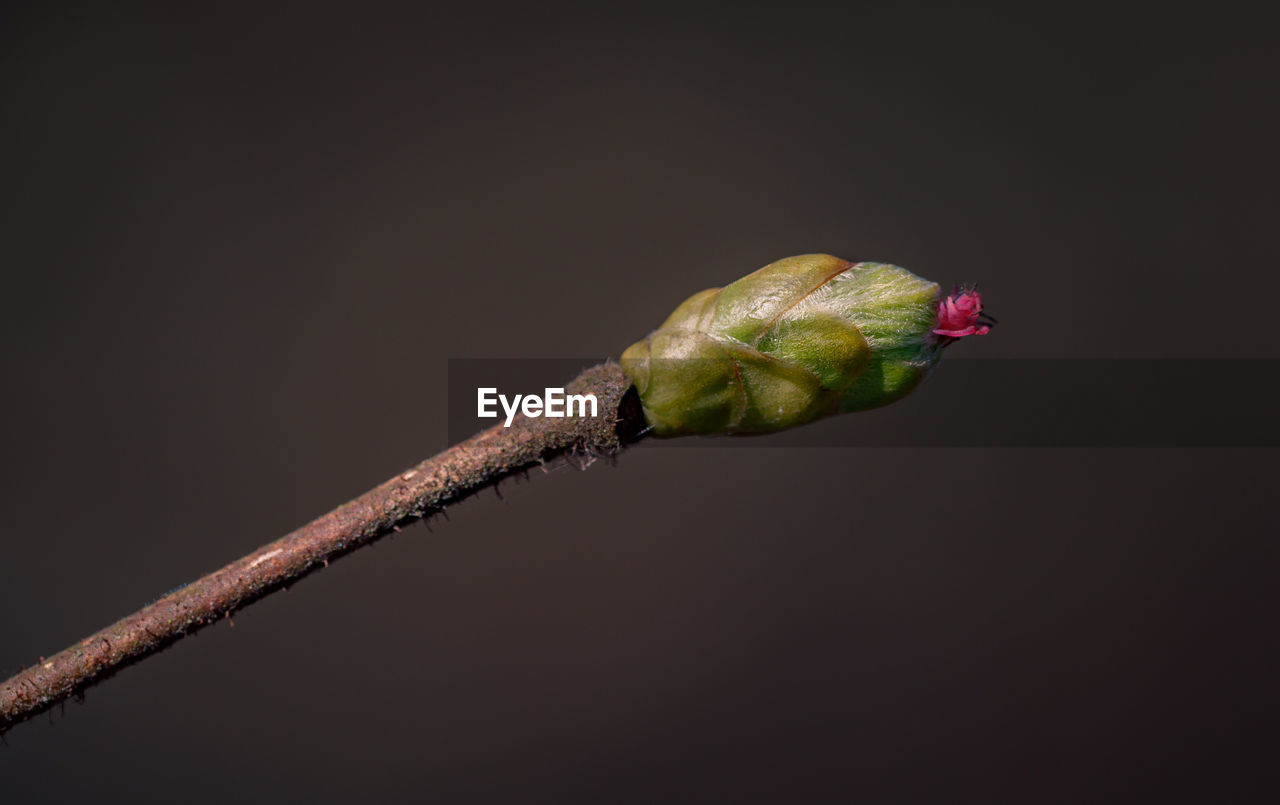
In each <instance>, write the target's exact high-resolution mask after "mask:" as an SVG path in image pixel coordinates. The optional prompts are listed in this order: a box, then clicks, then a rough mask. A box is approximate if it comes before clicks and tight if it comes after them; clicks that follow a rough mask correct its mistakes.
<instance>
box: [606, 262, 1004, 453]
mask: <svg viewBox="0 0 1280 805" xmlns="http://www.w3.org/2000/svg"><path fill="white" fill-rule="evenodd" d="M962 296H963V299H962V300H961V302H962V304H961V306H960V307H958V308H957V307H956V306H954V305H952V306H951V307H950V308H947V310H948V311H949V313H948V315H951V316H952V319H947V320H946V321H945V322H943V324H945V326H947V327H952V326H959V325H971V324H973V323H974V322H976V321H977V319H976V317H977V316H979V315H981V304H980V300H979V297H978V295H977V293H976V292H972V291H965V292H964V294H963V295H962ZM959 298H961V297H960V296H953V297H951V299H959ZM942 301H943V300H942V295H941V292H940V290H939V288H938V285H937V283H933V282H929V281H927V280H924V279H921V278H920V277H917V276H916V275H915V274H912V273H911V272H910V271H907V270H906V269H904V268H899V267H897V266H893V265H888V264H886V263H849V262H847V261H845V260H841V259H840V258H838V257H832V256H831V255H828V254H805V255H800V256H797V257H788V258H786V259H783V260H779V261H777V262H776V263H770V264H769V265H767V266H765V267H764V268H762V269H760V270H759V271H756V272H755V273H753V274H749V275H747V276H745V277H743V278H742V279H740V280H738V281H737V282H734V283H731V284H729V285H726V286H725V287H723V288H710V289H708V290H705V291H701V292H699V293H696V294H694V295H693V296H691V297H689V298H688V299H686V300H685V301H684V302H683V303H682V304H681V305H680V306H679V307H677V308H676V309H675V311H674V312H673V313H672V314H671V315H670V316H669V317H668V318H667V320H666V321H665V322H663V323H662V326H660V327H659V328H658V329H657V330H655V331H654V332H653V333H651V334H650V335H649V336H648V337H647V338H645V339H644V340H643V341H638V342H636V343H635V344H632V345H631V346H630V347H628V348H627V350H626V351H625V352H624V353H623V354H622V359H621V364H622V369H623V371H625V372H626V373H627V375H628V377H630V378H631V381H632V382H633V383H635V386H636V390H637V391H638V392H639V393H640V402H641V405H642V406H643V408H644V414H645V417H646V419H647V420H648V423H649V425H650V426H652V428H653V433H654V435H656V436H681V435H689V434H702V435H708V434H722V433H727V434H748V433H769V432H771V431H776V430H782V429H783V428H790V427H794V426H796V425H802V424H804V423H806V422H812V421H813V420H815V419H820V418H822V417H825V416H829V415H831V414H835V413H841V412H845V411H861V410H864V409H867V408H875V407H877V406H881V405H886V404H888V403H891V402H893V401H895V400H898V399H900V398H902V397H903V396H904V395H906V394H907V393H909V392H910V391H911V390H912V389H914V388H915V387H916V386H918V385H919V384H920V382H921V381H922V380H924V378H925V377H926V376H927V375H928V374H929V372H930V371H931V370H932V369H933V367H934V366H935V365H936V364H937V362H938V359H939V358H940V357H941V353H942V348H943V346H945V345H946V344H948V343H951V342H952V341H954V340H955V339H956V338H957V337H958V336H956V335H953V334H954V333H961V332H962V331H961V330H959V329H955V330H945V331H943V332H945V333H946V334H939V333H935V332H934V331H935V329H937V328H939V327H940V326H942V325H940V322H939V304H940V302H942ZM944 307H945V306H944ZM970 318H972V322H971V321H970ZM961 319H963V320H961ZM957 322H958V324H957ZM986 329H987V328H986V327H983V328H982V329H981V330H978V329H977V328H976V326H968V329H967V331H965V332H963V334H966V335H968V334H976V333H978V332H986Z"/></svg>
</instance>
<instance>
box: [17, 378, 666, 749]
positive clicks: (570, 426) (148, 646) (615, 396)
mask: <svg viewBox="0 0 1280 805" xmlns="http://www.w3.org/2000/svg"><path fill="white" fill-rule="evenodd" d="M630 387H631V382H630V381H629V380H627V378H626V375H624V374H623V373H622V371H621V369H619V368H618V365H617V364H615V363H605V364H601V365H599V366H595V367H592V368H591V369H588V370H587V371H585V372H583V373H582V374H581V375H579V376H578V378H577V379H575V380H574V381H573V382H572V383H570V384H568V386H567V387H566V391H567V392H568V393H573V394H586V393H591V394H595V395H596V398H597V400H598V401H599V413H598V416H596V417H594V418H591V417H564V418H547V417H541V418H536V419H528V418H523V417H519V418H517V419H516V420H515V421H514V422H513V423H512V424H511V427H509V428H504V427H502V426H501V425H498V426H495V427H493V428H490V429H489V430H486V431H484V432H483V433H480V434H478V435H476V436H473V437H472V438H470V439H468V440H467V441H465V442H462V443H461V444H458V445H455V446H454V447H451V448H449V449H448V450H445V451H444V452H442V453H440V454H439V455H437V456H435V457H434V458H430V459H428V460H426V461H424V462H422V463H421V464H419V465H417V466H416V467H413V468H412V469H409V470H406V471H405V472H403V473H401V474H399V475H397V476H396V477H394V478H392V479H391V480H389V481H387V482H386V483H383V484H382V485H380V486H378V487H375V488H374V489H371V490H370V491H368V492H366V493H365V494H363V495H361V496H360V497H358V498H356V499H355V500H352V501H351V502H349V503H345V504H343V505H342V506H339V507H338V508H336V509H334V510H333V511H331V512H329V513H328V514H326V515H324V516H323V517H320V518H318V519H316V520H314V521H312V522H311V523H309V524H307V525H305V526H303V527H302V528H299V529H298V530H297V531H294V532H292V533H291V534H287V535H285V536H284V537H281V538H280V539H278V540H276V541H275V542H272V543H270V544H267V545H264V546H262V547H261V548H259V549H258V550H256V551H254V552H253V553H251V554H249V555H248V556H245V557H243V558H241V559H237V560H236V561H234V562H232V563H231V564H229V565H227V566H226V567H224V568H222V569H221V570H218V571H215V572H213V573H210V574H209V575H207V576H205V577H204V578H202V579H200V580H198V581H196V582H193V583H191V584H188V585H186V586H185V587H181V588H179V589H177V590H175V591H173V592H171V593H169V594H168V595H166V596H164V597H163V598H161V599H159V600H158V601H155V602H154V603H152V604H149V605H148V606H146V607H144V608H142V609H141V610H139V611H137V612H135V613H134V614H132V615H130V616H128V617H126V618H124V619H122V620H119V621H117V622H116V623H114V624H112V625H111V626H108V627H107V628H105V629H103V630H102V631H100V632H97V633H96V634H93V635H90V636H89V637H86V638H85V639H84V640H81V641H80V642H79V643H76V644H75V645H73V646H71V647H70V648H68V649H66V650H64V651H62V652H61V653H59V654H56V655H54V656H53V657H51V658H49V659H47V660H42V661H41V662H39V663H37V664H36V665H33V666H31V667H30V668H27V669H25V670H23V671H22V672H20V673H18V674H17V675H15V676H14V677H13V678H11V679H9V680H8V681H7V682H5V683H4V685H3V686H0V734H3V733H4V732H5V731H6V730H7V729H9V728H10V727H12V726H13V725H15V724H17V723H19V722H21V721H24V720H26V719H28V718H30V717H32V716H34V715H36V714H38V713H40V712H43V711H44V710H47V709H48V708H49V707H51V706H52V705H54V704H56V703H57V702H59V701H62V700H64V699H66V698H67V697H69V696H71V695H73V694H76V693H79V692H81V691H83V690H84V689H85V688H86V687H88V686H89V685H92V684H94V683H95V682H98V681H101V680H102V679H104V678H106V677H107V676H109V675H111V674H112V673H114V672H116V671H118V670H120V669H121V668H122V667H124V666H126V665H128V664H130V663H133V662H136V661H138V660H140V659H142V658H143V657H146V656H147V655H149V654H151V653H153V652H155V651H157V650H159V649H161V648H164V647H165V646H167V645H169V644H171V643H173V642H174V641H177V640H179V639H181V638H182V637H183V636H185V635H188V634H190V633H192V632H194V631H197V630H199V629H201V628H203V627H205V626H207V625H209V624H211V623H213V622H215V621H217V620H218V619H220V618H223V617H229V616H230V615H231V613H232V612H234V611H235V610H238V609H242V608H244V607H245V606H247V605H248V604H250V603H252V602H254V601H256V600H257V599H259V598H261V597H263V596H265V595H267V594H269V593H271V592H273V591H275V590H277V589H279V588H281V587H283V586H285V585H287V584H289V583H291V582H293V581H296V580H297V579H299V578H301V577H302V576H305V575H306V574H308V573H310V572H312V571H314V570H317V569H319V568H320V567H324V566H327V565H328V564H329V560H330V559H334V558H336V557H339V556H342V555H344V554H347V553H350V552H351V551H353V550H355V549H356V548H359V547H360V546H362V545H366V544H368V543H370V542H372V541H373V540H375V539H377V538H378V537H380V536H383V535H385V534H387V533H389V532H391V531H393V530H395V529H397V528H398V527H399V526H400V525H402V524H404V523H406V522H410V521H413V520H417V519H419V518H422V517H426V516H430V515H431V514H432V513H434V512H438V511H440V510H441V509H442V508H443V507H444V506H446V505H448V504H450V503H453V502H455V501H457V500H459V499H460V498H463V497H466V496H467V495H469V494H471V493H473V492H475V491H476V490H478V489H481V488H484V487H486V486H489V485H492V484H495V483H497V482H498V481H499V480H501V479H502V478H504V477H506V476H509V475H511V474H512V473H514V472H518V471H520V470H523V469H525V468H527V467H529V466H532V465H533V464H537V463H539V462H542V461H545V460H547V459H549V458H555V457H557V456H572V455H581V456H582V457H583V458H584V459H585V458H586V457H588V456H596V455H601V454H604V455H613V454H615V453H617V452H618V451H619V450H620V449H621V448H622V447H623V446H625V445H626V444H627V443H629V442H631V441H634V440H635V439H637V438H638V437H639V434H640V432H641V428H642V427H643V415H642V414H641V413H640V408H639V402H638V399H637V398H636V395H635V393H634V391H630Z"/></svg>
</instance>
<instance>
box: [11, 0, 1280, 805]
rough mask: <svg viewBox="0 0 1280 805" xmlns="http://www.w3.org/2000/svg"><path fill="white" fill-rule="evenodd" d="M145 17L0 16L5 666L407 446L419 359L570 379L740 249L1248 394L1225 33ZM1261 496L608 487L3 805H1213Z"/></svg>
mask: <svg viewBox="0 0 1280 805" xmlns="http://www.w3.org/2000/svg"><path fill="white" fill-rule="evenodd" d="M176 5H181V6H184V8H182V9H181V10H173V9H167V8H165V7H164V6H162V5H157V6H156V7H154V8H149V9H148V8H139V7H129V6H126V5H124V4H119V3H110V4H90V5H87V6H85V7H81V8H74V7H72V6H71V5H70V4H65V3H50V4H35V3H32V4H26V5H22V4H15V3H7V4H5V5H4V7H3V11H2V12H0V114H2V116H3V117H2V120H0V160H2V162H0V168H2V170H3V185H2V186H3V191H0V192H2V195H0V198H2V200H3V205H4V207H3V218H2V219H0V243H3V247H2V248H3V251H2V255H3V264H4V266H5V278H4V291H3V299H4V316H3V317H2V320H0V327H2V328H3V338H4V341H3V343H4V348H3V353H2V355H3V366H2V367H0V368H2V371H3V375H2V377H3V384H4V385H3V388H4V391H3V400H4V408H3V422H4V425H3V428H2V429H0V433H2V437H3V440H4V442H3V443H4V459H5V460H4V478H3V483H2V484H0V503H2V507H0V511H3V513H4V518H5V522H4V530H3V537H0V539H2V540H3V542H2V543H0V613H3V614H0V619H2V620H0V671H3V673H8V672H10V671H17V670H18V669H19V668H21V667H23V666H25V665H27V664H30V663H32V662H34V661H35V660H36V658H37V657H38V656H40V655H42V654H43V655H48V654H52V653H54V652H55V651H57V650H58V649H61V648H63V647H64V646H66V645H68V644H70V643H71V642H73V641H74V640H76V639H78V638H80V637H83V636H84V635H86V634H88V633H89V632H91V631H93V630H95V629H97V628H98V627H100V626H103V625H105V624H106V623H108V622H110V621H112V620H115V619H116V618H118V617H120V616H122V615H124V614H127V613H128V612H131V611H133V610H134V609H136V608H137V607H139V606H140V605H142V604H144V603H146V602H147V601H149V600H150V599H152V598H153V597H155V596H158V595H159V594H161V593H162V592H164V591H166V590H168V589H170V588H172V587H174V586H176V585H177V584H179V583H182V582H184V581H189V580H191V579H193V578H195V577H197V576H199V575H201V574H202V573H204V572H206V571H209V570H211V569H214V568H216V567H219V566H221V565H222V564H223V563H225V562H226V561H228V560H230V559H233V558H235V557H237V556H240V555H242V554H244V553H246V552H247V551H249V550H251V549H252V548H254V547H256V546H257V545H259V544H261V543H263V542H265V541H267V540H268V539H271V538H273V537H275V536H277V535H279V534H281V533H283V532H285V531H287V530H289V529H291V528H293V527H295V526H297V525H300V524H301V523H303V522H305V521H307V520H309V519H311V518H312V517H313V516H315V515H317V514H319V513H321V512H323V511H325V510H327V509H329V508H331V507H332V506H334V505H336V504H337V503H339V502H341V501H343V500H346V499H347V498H349V497H351V496H353V495H355V494H357V493H359V492H361V491H363V490H364V489H366V488H367V487H369V486H371V485H373V484H374V483H376V482H378V481H381V480H382V479H383V478H385V477H388V476H389V475H391V474H392V473H394V472H396V471H397V470H400V469H402V468H403V467H406V466H409V465H411V464H413V463H415V462H417V461H418V460H420V459H421V458H424V457H425V456H426V455H429V454H430V453H432V452H434V451H436V450H438V449H440V448H442V447H444V446H445V444H444V430H445V429H444V421H443V418H444V405H445V393H444V388H443V384H444V382H445V375H446V372H445V365H446V361H447V359H448V358H451V357H454V358H456V357H565V356H578V355H614V356H616V355H617V354H619V353H620V352H621V350H622V349H623V348H625V347H626V345H627V344H629V343H631V341H633V340H635V339H636V338H639V337H641V336H643V335H644V334H645V333H646V332H647V331H648V330H650V329H651V328H652V327H654V326H655V325H656V324H657V323H658V322H659V321H660V320H661V319H662V318H663V317H664V316H665V315H666V313H667V312H668V311H669V310H670V308H671V307H673V306H674V305H675V304H676V303H677V302H678V301H680V300H681V299H682V298H684V297H685V296H686V295H688V294H689V293H691V292H693V291H695V290H698V289H701V288H704V287H708V286H712V285H720V284H723V283H724V282H726V281H729V280H732V279H734V278H736V277H737V276H740V275H742V274H745V273H747V272H748V271H751V270H753V269H755V268H757V267H759V266H760V265H763V264H764V263H766V262H769V261H771V260H773V259H776V258H778V257H782V256H786V255H788V254H793V253H799V252H810V251H825V252H831V253H834V254H837V255H840V256H843V257H846V258H850V259H874V260H884V261H889V262H895V263H898V264H900V265H904V266H907V267H909V268H911V269H912V270H914V271H916V272H917V273H920V274H922V275H924V276H927V277H930V278H932V279H936V280H938V281H941V282H943V283H946V284H950V283H951V282H954V281H977V282H980V283H981V285H982V288H983V289H984V291H985V295H986V302H987V304H988V306H989V308H990V309H991V311H992V312H993V313H994V314H995V315H996V316H997V317H999V318H1000V319H1001V322H1002V324H1001V326H1000V327H999V328H997V329H996V331H995V332H994V333H993V334H992V335H991V336H988V337H986V338H982V339H968V340H967V341H966V342H965V343H962V344H959V345H957V346H956V347H955V348H954V349H953V351H954V352H955V353H957V354H962V355H965V356H969V357H991V358H999V357H1018V358H1024V359H1026V358H1034V359H1046V360H1047V359H1054V358H1153V357H1169V358H1178V357H1196V358H1221V357H1234V358H1242V357H1243V358H1261V357H1269V358H1275V357H1280V356H1278V354H1277V349H1276V347H1275V345H1274V343H1275V342H1274V333H1275V320H1276V312H1275V311H1276V309H1277V307H1276V294H1275V292H1274V289H1275V280H1274V277H1275V276H1276V265H1277V258H1278V257H1280V243H1278V242H1277V235H1276V231H1277V230H1276V226H1275V222H1276V220H1277V213H1280V191H1278V190H1277V187H1280V170H1278V168H1280V158H1278V157H1277V149H1276V143H1277V142H1280V105H1278V104H1277V103H1276V76H1277V68H1278V67H1280V59H1278V58H1277V56H1276V48H1275V42H1274V32H1275V27H1274V23H1275V20H1273V19H1264V18H1263V17H1261V16H1259V15H1254V14H1243V13H1236V12H1235V11H1234V10H1233V9H1232V8H1230V7H1229V6H1226V5H1221V4H1218V5H1214V6H1212V7H1210V8H1208V9H1204V8H1199V9H1187V10H1182V9H1177V8H1174V7H1171V6H1169V5H1167V4H1150V5H1147V6H1136V5H1128V4H1116V3H1107V4H1099V5H1087V4H1069V5H1064V6H1063V7H1059V8H1049V7H1047V6H1042V5H1040V4H1027V3H1009V4H1005V5H998V6H997V5H988V4H983V5H972V4H970V5H963V6H962V5H959V4H957V5H955V6H951V5H942V4H940V5H938V6H936V7H935V6H929V5H922V4H895V5H892V6H886V7H880V8H865V9H864V8H859V7H854V6H844V7H842V8H841V10H839V11H833V10H829V9H826V8H821V7H807V6H804V5H802V4H797V3H789V4H783V5H779V6H777V7H775V8H772V9H761V10H752V9H750V8H745V7H739V6H724V7H719V8H712V7H708V6H698V7H689V6H685V5H671V6H662V5H655V4H645V5H644V6H642V7H637V8H635V9H628V10H624V9H622V8H621V7H613V6H610V7H604V8H602V7H599V6H597V5H595V4H586V3H583V4H579V5H573V6H560V5H545V4H541V5H530V6H528V7H525V8H518V9H505V8H499V7H496V6H489V5H486V6H484V7H483V8H473V9H470V10H457V9H453V10H449V9H443V8H439V9H435V8H429V7H426V6H421V5H420V6H409V7H406V8H403V9H399V10H374V9H371V8H370V7H369V6H368V5H362V4H352V5H350V6H346V7H338V6H321V5H317V4H299V5H296V6H284V5H279V4H271V5H262V4H243V5H237V4H227V3H218V4H208V5H207V6H204V7H203V8H202V10H192V9H191V8H187V7H185V6H186V5H187V4H176ZM1073 365H1075V364H1073ZM940 371H945V364H944V367H943V369H942V370H940ZM562 379H563V378H548V380H549V381H551V382H552V383H553V384H554V382H556V381H559V380H562ZM1088 382H1089V378H1087V377H1083V378H1081V383H1083V384H1087V383H1088ZM1194 391H1195V393H1202V394H1232V393H1238V390H1235V389H1223V388H1218V387H1214V386H1213V384H1212V383H1211V382H1209V383H1207V384H1206V383H1199V381H1197V384H1196V385H1195V389H1194ZM929 392H930V387H929V386H926V387H924V388H923V389H922V390H921V391H919V392H918V394H920V395H926V394H929ZM1105 392H1106V390H1105V389H1101V390H1099V393H1105ZM1041 402H1042V404H1043V406H1045V407H1047V408H1049V409H1052V408H1053V407H1054V406H1064V407H1065V405H1066V403H1065V402H1064V401H1062V400H1059V399H1052V398H1047V399H1044V400H1042V401H1041ZM989 405H990V406H993V407H1000V406H1001V405H1002V401H1001V399H1000V397H999V396H998V395H993V396H992V397H991V398H990V400H989ZM1025 414H1026V410H1025V408H1024V407H1009V408H1008V410H1006V411H1005V415H1006V416H1007V417H1010V418H1017V417H1019V416H1023V415H1025ZM1276 480H1277V473H1276V462H1275V452H1274V451H1272V450H1260V449H1194V450H1192V449H1183V450H1173V449H1134V450H1121V449H1084V448H1080V449H1069V448H1068V449H981V448H978V449H963V450H962V449H927V448H918V449H916V448H883V449H873V448H863V449H855V448H839V449H837V448H831V449H790V448H787V449H784V448H771V447H770V445H769V443H768V441H767V440H762V441H760V442H759V443H758V445H752V446H751V447H749V448H736V449H731V450H729V449H724V450H722V449H717V448H715V447H707V448H704V449H691V450H653V449H646V448H643V447H642V448H638V449H636V450H634V451H632V452H631V453H629V454H627V455H625V456H623V457H621V458H620V460H619V461H618V463H617V465H616V466H615V467H609V466H604V465H600V464H598V465H597V466H596V467H593V468H591V469H590V470H589V471H587V472H581V473H580V472H577V471H574V470H571V469H561V470H560V471H557V472H554V473H552V474H551V475H549V476H546V477H542V476H540V475H539V476H538V477H535V478H533V479H532V482H531V483H529V484H524V483H521V484H517V485H512V484H510V483H508V484H507V485H506V486H505V487H504V496H505V498H506V502H505V503H501V502H499V501H498V500H497V498H496V497H495V496H494V495H493V494H492V493H487V494H485V495H482V496H481V497H480V498H478V499H473V500H470V501H468V502H466V503H464V504H462V505H460V506H459V507H457V508H456V510H454V511H453V512H452V513H451V518H452V519H451V521H449V522H444V521H440V522H438V523H436V524H434V525H433V528H434V531H433V532H428V531H427V530H426V529H425V528H424V527H422V526H416V527H414V528H413V529H410V530H408V531H406V532H404V533H403V534H401V535H399V536H397V537H396V538H394V539H392V540H389V541H387V542H384V543H381V544H379V545H378V546H375V547H372V548H370V549H367V550H364V551H361V552H359V553H357V554H355V555H354V556H352V557H350V558H347V559H345V560H343V561H341V562H338V563H336V564H335V565H334V566H333V567H331V568H330V569H329V570H327V571H325V572H323V573H321V574H319V575H317V576H315V577H313V578H311V579H309V580H307V581H305V582H303V583H301V584H299V585H296V586H295V587H294V588H292V589H291V590H290V591H289V592H287V593H280V594H277V595H275V596H272V597H270V598H268V599H267V600H265V601H263V602H261V603H259V604H257V605H255V606H253V607H252V608H251V609H249V610H246V611H244V612H241V613H238V614H237V615H236V617H235V627H234V628H231V627H230V626H227V625H224V624H219V625H217V626H216V627H213V628H211V629H209V630H206V631H205V632H202V633H200V634H199V635H198V636H196V637H194V638H189V639H187V640H185V641H182V642H181V643H179V644H178V645H177V646H176V647H174V648H173V649H171V650H169V651H167V652H165V653H163V654H162V655H160V656H158V657H154V658H151V659H149V660H147V661H144V662H143V663H141V664H140V665H138V666H135V667H133V668H130V669H128V670H126V671H124V672H123V673H122V674H120V675H119V676H117V677H116V678H114V679H112V680H110V681H109V682H107V683H105V684H103V685H102V686H100V687H97V688H94V689H92V690H90V691H89V693H88V698H87V701H86V702H85V704H83V705H79V704H76V703H74V702H73V703H70V704H68V705H67V707H66V709H65V713H64V712H63V711H62V710H58V709H55V710H54V711H52V718H51V720H52V726H50V723H49V722H50V718H48V717H44V716H42V717H40V718H39V719H38V720H36V721H34V722H32V723H29V724H26V725H23V726H21V727H19V728H17V729H14V730H13V731H12V732H10V733H9V734H8V735H7V743H8V746H7V748H0V786H2V791H3V793H2V794H0V798H3V799H4V801H5V802H20V803H26V802H59V801H71V800H76V801H83V800H85V799H90V800H97V801H131V802H152V801H166V802H170V801H183V802H215V801H216V802H224V801H257V800H264V801H265V800H271V801H337V800H354V799H356V798H369V799H371V800H373V801H397V800H412V801H422V800H427V799H431V800H439V801H444V802H481V801H506V802H512V801H522V802H523V801H552V802H576V801H591V802H610V801H619V800H636V801H665V800H670V799H693V800H699V801H718V800H730V801H733V800H737V801H742V800H759V801H774V802H780V801H819V800H832V801H843V800H856V801H865V802H889V801H894V802H901V801H920V800H923V799H931V800H935V801H936V800H943V801H954V800H971V799H978V800H983V801H1017V802H1031V801H1036V802H1045V801H1082V800H1086V801H1097V800H1104V799H1105V800H1124V801H1131V800H1132V799H1134V798H1138V797H1141V796H1154V795H1160V796H1163V797H1165V798H1166V799H1172V798H1175V797H1181V796H1196V797H1198V798H1221V797H1226V798H1233V797H1239V796H1242V795H1249V794H1252V795H1260V794H1261V792H1262V791H1263V790H1264V789H1266V788H1267V787H1269V786H1270V784H1272V783H1274V777H1275V774H1276V772H1275V769H1274V762H1275V757H1276V749H1277V743H1276V738H1275V736H1276V732H1275V724H1276V718H1277V715H1280V712H1278V709H1280V708H1277V698H1278V697H1277V695H1276V679H1277V672H1278V671H1280V668H1278V667H1277V665H1278V664H1277V661H1276V660H1277V658H1276V649H1275V636H1276V633H1277V632H1276V629H1277V626H1278V625H1280V622H1278V621H1280V619H1277V617H1276V614H1277V607H1276V600H1275V593H1274V589H1275V579H1276V577H1277V571H1278V570H1280V562H1278V561H1277V559H1280V556H1278V555H1277V554H1278V550H1277V547H1276V539H1275V536H1276V533H1277V531H1280V528H1278V526H1280V516H1278V515H1277V514H1276V510H1275V506H1274V495H1275V487H1276Z"/></svg>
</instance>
